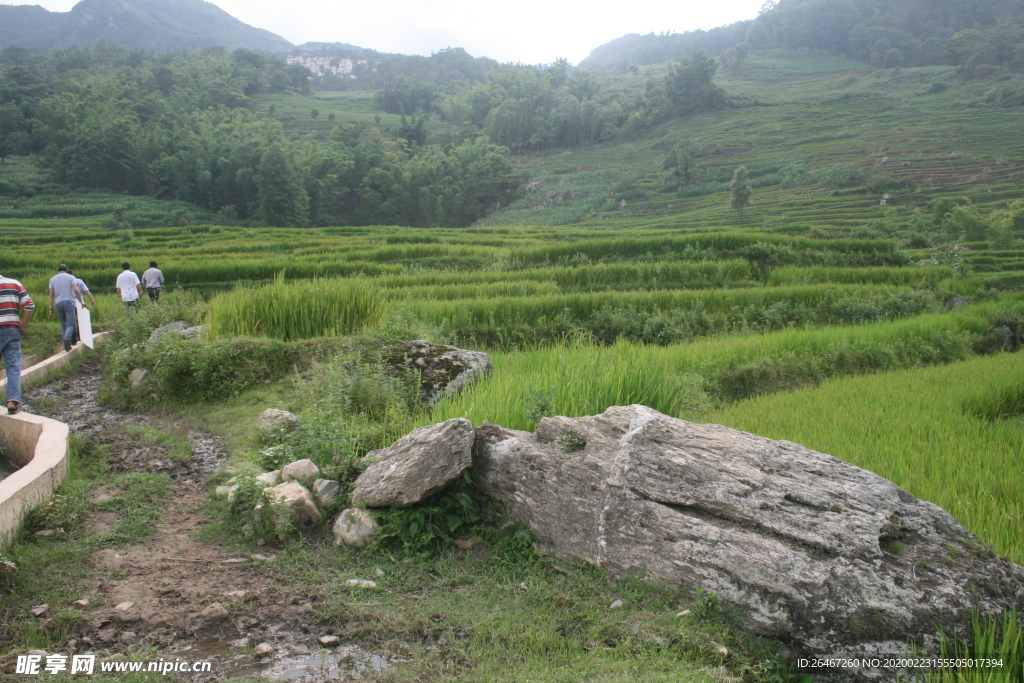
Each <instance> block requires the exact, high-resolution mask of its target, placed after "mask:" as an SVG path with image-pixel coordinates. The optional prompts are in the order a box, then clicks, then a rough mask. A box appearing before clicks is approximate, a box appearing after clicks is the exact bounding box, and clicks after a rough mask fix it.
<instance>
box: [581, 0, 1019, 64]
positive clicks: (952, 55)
mask: <svg viewBox="0 0 1024 683" xmlns="http://www.w3.org/2000/svg"><path fill="white" fill-rule="evenodd" d="M1022 37H1024V2H1021V0H779V1H778V2H775V1H773V0H766V2H765V3H764V6H763V7H762V10H761V13H760V14H759V15H758V17H757V18H756V19H751V20H748V21H740V22H736V23H734V24H730V25H728V26H720V27H718V28H714V29H711V30H710V31H687V32H686V33H667V34H654V33H650V34H647V35H638V34H635V33H634V34H628V35H625V36H622V37H620V38H616V39H615V40H613V41H610V42H608V43H605V44H604V45H601V46H600V47H598V48H596V49H594V50H593V51H592V52H591V53H590V56H589V57H587V58H586V59H584V60H583V61H582V62H581V63H580V67H581V68H584V69H589V70H592V71H598V72H605V73H626V72H627V71H628V70H629V69H630V68H635V67H636V66H641V65H645V64H658V63H662V62H667V61H674V60H677V59H679V58H681V57H684V56H686V57H688V56H690V55H691V54H692V53H693V51H694V50H706V51H710V52H711V53H712V54H715V55H720V56H722V57H723V61H725V62H726V65H728V63H729V62H730V61H735V60H736V59H737V57H739V58H740V60H741V61H742V54H744V53H745V50H747V49H751V48H753V49H763V48H771V47H786V48H800V47H804V48H813V49H819V50H826V51H829V52H832V53H835V54H841V55H844V56H846V57H851V58H853V59H857V60H860V61H863V62H867V63H870V64H873V65H875V66H885V67H896V66H930V65H937V64H967V63H968V62H969V61H972V60H973V61H974V62H976V63H983V64H996V65H999V66H1005V67H1011V68H1014V69H1017V70H1024V43H1022ZM729 50H732V52H728V51H729ZM737 51H738V52H739V54H737Z"/></svg>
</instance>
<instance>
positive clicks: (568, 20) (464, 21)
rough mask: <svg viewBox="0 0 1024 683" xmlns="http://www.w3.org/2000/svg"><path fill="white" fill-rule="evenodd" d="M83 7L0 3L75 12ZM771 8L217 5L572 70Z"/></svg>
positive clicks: (297, 28) (304, 34) (318, 32)
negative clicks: (669, 34) (614, 48)
mask: <svg viewBox="0 0 1024 683" xmlns="http://www.w3.org/2000/svg"><path fill="white" fill-rule="evenodd" d="M75 2H76V0H21V1H20V2H12V1H11V0H0V4H6V5H14V4H39V5H42V6H43V7H45V8H46V9H48V10H50V11H54V12H66V11H67V10H69V9H71V7H72V6H73V5H74V4H75ZM762 2H763V0H717V1H715V2H695V1H694V0H689V1H687V0H675V1H674V2H673V1H669V0H619V1H617V2H612V1H611V0H587V1H584V0H516V1H515V2H500V3H499V2H494V1H493V0H384V1H383V2H379V1H378V2H366V1H365V0H363V1H361V2H329V1H325V0H287V1H286V2H282V1H281V0H215V1H214V3H213V4H215V5H217V6H218V7H220V8H221V9H223V10H225V11H226V12H228V13H229V14H231V15H233V16H234V17H236V18H238V19H240V20H242V21H244V22H245V23H247V24H251V25H253V26H256V27H259V28H265V29H267V30H269V31H273V32H274V33H277V34H278V35H281V36H283V37H284V38H286V39H287V40H289V41H291V42H292V43H295V44H296V45H298V44H301V43H305V42H308V41H322V42H339V43H351V44H352V45H358V46H360V47H367V48H372V49H374V50H379V51H381V52H400V53H404V54H422V55H429V54H430V53H431V52H435V51H437V50H441V49H444V48H446V47H462V48H465V49H466V50H467V51H468V52H469V53H470V54H472V55H474V56H476V57H491V58H492V59H496V60H498V61H501V62H523V63H526V64H542V63H550V62H553V61H555V60H556V59H558V58H561V57H564V58H566V59H568V60H569V61H570V62H572V63H573V64H577V63H579V62H580V60H582V59H583V58H585V57H586V56H587V55H588V54H590V51H591V50H592V49H593V48H595V47H597V46H598V45H602V44H604V43H606V42H608V41H609V40H612V39H613V38H618V37H619V36H621V35H625V34H626V33H651V32H655V33H662V32H666V31H674V32H679V33H682V32H683V31H689V30H694V29H709V28H714V27H715V26H721V25H723V24H728V23H731V22H734V21H739V20H741V19H752V18H754V17H755V16H756V15H757V12H758V10H759V9H760V7H761V4H762Z"/></svg>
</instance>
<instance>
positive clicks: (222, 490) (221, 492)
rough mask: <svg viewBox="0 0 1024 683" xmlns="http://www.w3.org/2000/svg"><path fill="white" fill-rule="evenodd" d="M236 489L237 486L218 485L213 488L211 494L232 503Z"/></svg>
mask: <svg viewBox="0 0 1024 683" xmlns="http://www.w3.org/2000/svg"><path fill="white" fill-rule="evenodd" d="M237 490H238V486H218V487H217V488H215V489H214V490H213V495H215V496H217V497H218V498H227V499H228V504H231V505H234V503H235V491H237Z"/></svg>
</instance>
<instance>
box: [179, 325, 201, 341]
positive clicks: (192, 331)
mask: <svg viewBox="0 0 1024 683" xmlns="http://www.w3.org/2000/svg"><path fill="white" fill-rule="evenodd" d="M202 334H203V326H202V325H194V326H192V327H186V328H185V329H184V330H182V331H181V338H182V339H195V338H196V337H199V336H200V335H202Z"/></svg>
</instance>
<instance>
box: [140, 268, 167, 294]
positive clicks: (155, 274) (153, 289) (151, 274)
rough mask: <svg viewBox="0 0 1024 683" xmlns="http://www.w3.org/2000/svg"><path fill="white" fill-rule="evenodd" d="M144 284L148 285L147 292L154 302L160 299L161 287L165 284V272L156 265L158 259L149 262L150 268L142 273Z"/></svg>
mask: <svg viewBox="0 0 1024 683" xmlns="http://www.w3.org/2000/svg"><path fill="white" fill-rule="evenodd" d="M142 284H144V285H146V294H149V300H150V301H152V302H153V303H156V302H157V301H160V287H161V286H162V285H163V284H164V274H163V273H161V272H160V271H159V270H158V269H157V267H156V261H150V262H149V270H147V271H146V272H145V273H143V274H142Z"/></svg>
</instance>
